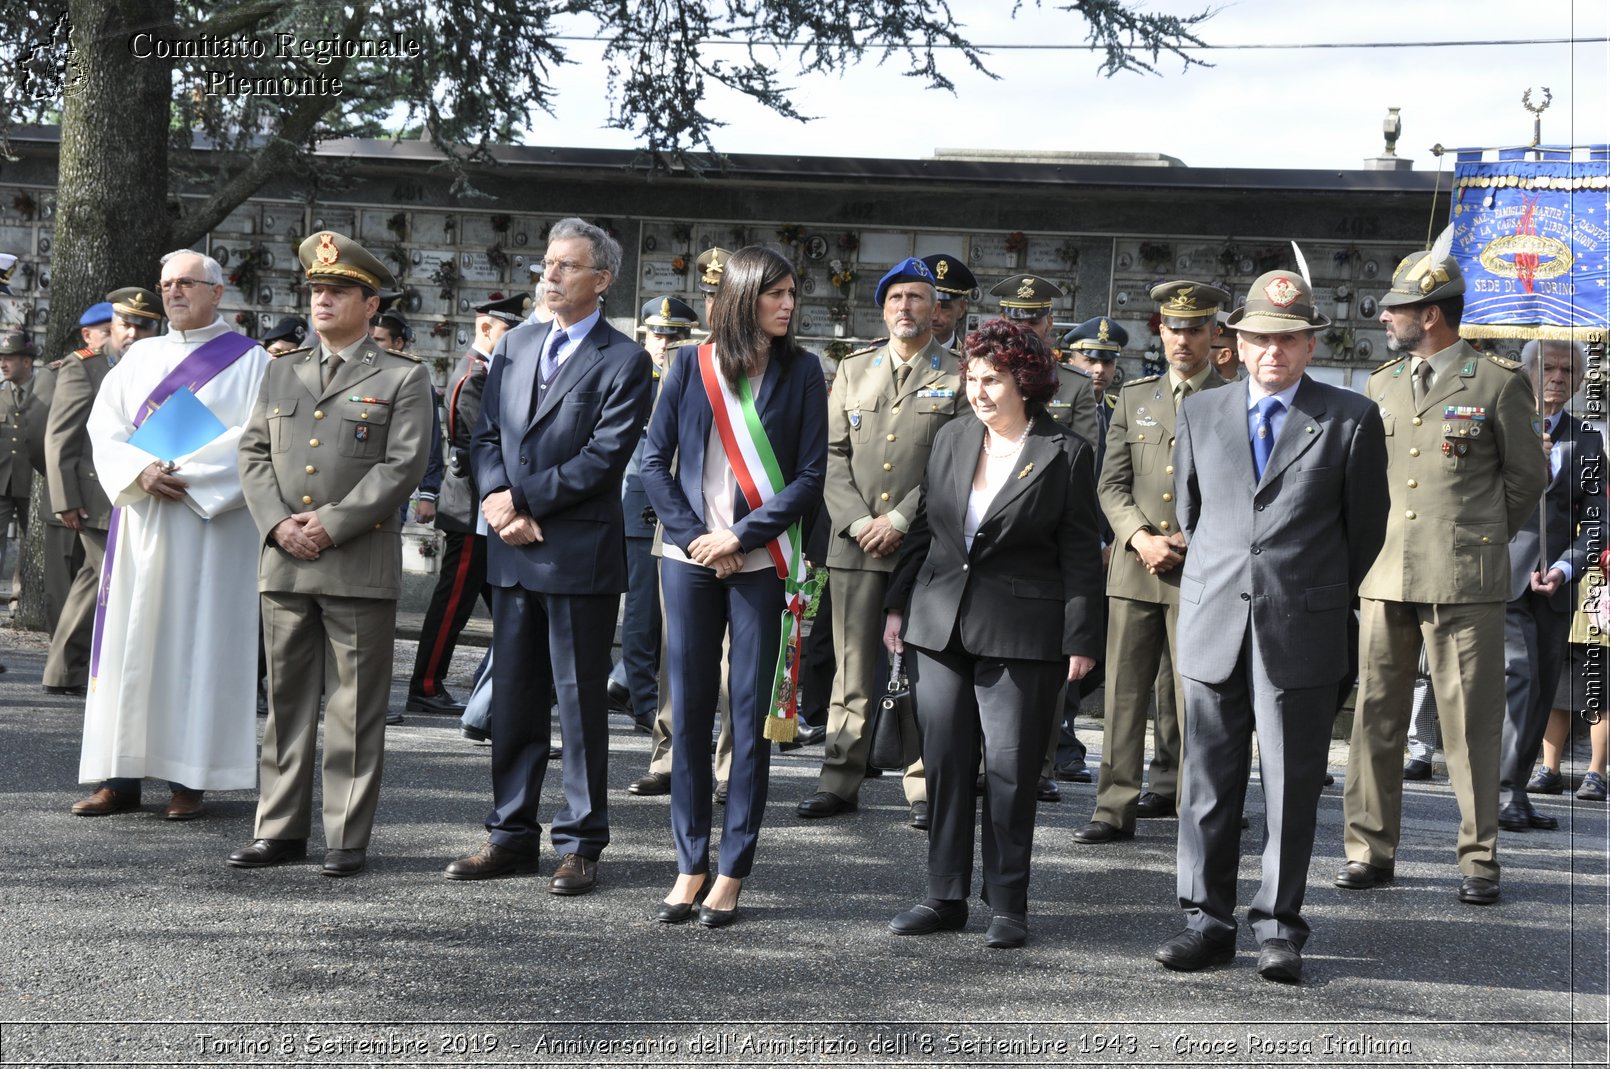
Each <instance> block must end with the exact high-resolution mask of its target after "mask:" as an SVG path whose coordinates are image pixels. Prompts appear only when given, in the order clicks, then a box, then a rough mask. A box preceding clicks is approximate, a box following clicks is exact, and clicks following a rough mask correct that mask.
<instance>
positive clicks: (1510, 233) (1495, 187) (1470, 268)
mask: <svg viewBox="0 0 1610 1069" xmlns="http://www.w3.org/2000/svg"><path fill="white" fill-rule="evenodd" d="M1504 155H1505V156H1515V155H1518V154H1517V153H1515V152H1514V151H1509V152H1506V153H1504ZM1528 155H1530V153H1528ZM1543 155H1544V156H1545V157H1548V156H1553V157H1554V158H1552V159H1550V158H1544V159H1541V160H1536V159H1532V160H1528V159H1518V158H1509V159H1500V160H1498V161H1492V162H1488V161H1483V160H1481V159H1480V158H1479V153H1463V152H1462V153H1460V161H1459V163H1458V165H1457V167H1456V169H1455V171H1454V188H1453V197H1452V201H1453V219H1452V222H1453V227H1454V240H1453V255H1454V256H1455V258H1457V259H1458V261H1459V267H1460V270H1461V271H1463V272H1464V276H1465V314H1464V321H1463V323H1462V324H1461V325H1460V329H1459V332H1460V333H1461V334H1462V335H1464V336H1465V337H1467V338H1527V339H1530V338H1556V339H1562V340H1576V341H1581V342H1590V343H1591V342H1602V341H1603V340H1604V338H1605V336H1606V332H1607V331H1610V159H1605V158H1604V154H1603V153H1602V152H1594V153H1593V154H1592V155H1593V158H1592V159H1589V160H1572V159H1571V158H1570V156H1571V153H1570V151H1569V150H1559V149H1556V150H1548V149H1545V150H1544V152H1543ZM1471 156H1475V157H1477V158H1474V159H1472V158H1470V157H1471Z"/></svg>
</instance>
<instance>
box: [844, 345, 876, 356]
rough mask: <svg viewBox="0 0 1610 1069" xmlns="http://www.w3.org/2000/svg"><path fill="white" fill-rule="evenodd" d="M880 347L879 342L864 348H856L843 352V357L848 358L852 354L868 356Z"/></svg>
mask: <svg viewBox="0 0 1610 1069" xmlns="http://www.w3.org/2000/svg"><path fill="white" fill-rule="evenodd" d="M881 348H883V346H882V345H881V344H878V345H869V346H867V347H866V348H865V349H857V350H855V351H854V352H851V353H845V354H844V359H846V360H848V359H849V358H850V357H852V356H870V355H872V354H873V353H875V352H877V351H878V350H879V349H881Z"/></svg>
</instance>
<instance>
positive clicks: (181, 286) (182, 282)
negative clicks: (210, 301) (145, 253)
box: [157, 278, 208, 293]
mask: <svg viewBox="0 0 1610 1069" xmlns="http://www.w3.org/2000/svg"><path fill="white" fill-rule="evenodd" d="M205 285H208V283H206V282H203V281H202V280H201V279H199V278H165V279H163V280H162V281H161V282H158V283H157V289H159V290H161V291H162V292H163V293H171V292H172V291H174V290H187V289H189V288H191V287H192V286H205Z"/></svg>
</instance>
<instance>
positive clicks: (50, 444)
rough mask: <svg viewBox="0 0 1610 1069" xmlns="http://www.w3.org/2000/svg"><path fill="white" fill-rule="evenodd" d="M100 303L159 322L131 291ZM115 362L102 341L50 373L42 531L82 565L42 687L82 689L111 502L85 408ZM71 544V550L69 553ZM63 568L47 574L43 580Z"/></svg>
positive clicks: (148, 296)
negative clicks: (73, 520) (78, 517)
mask: <svg viewBox="0 0 1610 1069" xmlns="http://www.w3.org/2000/svg"><path fill="white" fill-rule="evenodd" d="M107 300H108V301H109V302H111V305H112V311H113V313H114V314H115V315H122V316H135V317H139V318H142V319H149V320H151V321H152V323H159V322H161V320H162V318H163V316H162V301H161V299H160V298H159V297H157V295H156V294H154V293H152V292H151V291H150V290H146V289H141V288H140V287H138V286H130V287H127V288H125V289H120V290H116V291H114V292H112V293H110V294H107ZM115 362H116V358H115V357H114V355H113V349H112V343H111V342H106V343H104V344H103V345H101V347H100V348H98V349H78V350H75V351H74V352H73V353H72V354H71V355H69V356H68V357H67V359H66V360H64V361H62V365H61V367H60V368H59V369H58V370H57V372H56V388H55V396H54V397H53V398H52V400H51V403H50V420H49V422H48V423H47V424H46V428H45V450H46V454H47V456H48V459H49V463H48V465H47V468H46V473H45V474H46V478H47V479H48V480H49V482H50V511H51V518H52V520H53V528H52V529H50V530H47V534H58V533H59V534H58V537H60V538H61V540H62V541H61V543H60V548H59V549H58V550H57V551H56V552H55V553H54V554H53V556H55V557H57V558H58V559H62V560H65V559H67V557H68V556H75V557H78V558H80V559H81V561H82V563H81V564H80V565H79V566H78V567H77V568H76V569H73V570H72V572H71V575H70V579H69V581H70V582H71V584H72V585H71V586H70V587H69V586H66V585H65V584H64V585H63V590H62V592H61V595H60V602H59V604H60V606H61V610H60V617H59V618H58V620H57V622H56V625H55V626H54V627H53V628H52V629H51V636H50V654H49V656H48V657H46V659H45V677H44V684H45V686H47V687H82V686H84V685H85V684H86V683H88V682H89V651H90V640H91V638H92V637H93V634H92V633H93V630H94V626H95V597H96V594H97V592H98V591H99V590H100V586H101V564H102V562H103V561H104V560H105V557H106V528H107V524H108V523H110V522H111V519H112V503H111V502H110V501H108V500H107V498H106V491H105V490H103V489H101V483H100V480H99V479H97V478H96V477H95V463H94V459H95V458H94V457H93V456H92V455H91V454H90V445H89V429H88V428H89V411H90V408H91V407H92V406H93V405H94V404H95V397H96V395H97V394H99V393H100V392H101V383H102V382H104V381H105V379H106V373H107V372H109V371H111V370H112V365H113V364H114V363H115ZM73 511H81V512H87V513H88V514H89V515H88V516H85V517H83V518H82V520H83V526H82V527H80V528H79V529H78V530H77V531H74V530H73V529H71V528H69V527H66V526H64V525H63V524H62V523H61V521H60V519H58V517H59V516H60V515H61V514H62V513H64V512H73ZM75 543H76V548H78V550H79V552H78V553H73V552H72V550H73V549H74V548H75ZM64 551H65V552H64ZM63 570H64V569H60V568H58V569H47V575H48V574H50V572H51V571H63Z"/></svg>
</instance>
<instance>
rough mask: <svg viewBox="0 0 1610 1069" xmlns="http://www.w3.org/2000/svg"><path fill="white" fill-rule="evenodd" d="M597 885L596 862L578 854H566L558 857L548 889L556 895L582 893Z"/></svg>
mask: <svg viewBox="0 0 1610 1069" xmlns="http://www.w3.org/2000/svg"><path fill="white" fill-rule="evenodd" d="M597 886H598V862H597V861H596V860H594V859H591V858H585V857H582V856H581V855H580V854H566V855H565V856H564V857H562V858H560V859H559V868H558V869H556V870H555V871H554V874H553V880H552V881H551V882H549V884H548V890H550V891H552V892H553V893H554V894H556V895H584V894H586V893H587V892H588V891H591V890H592V889H593V888H594V887H597Z"/></svg>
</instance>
